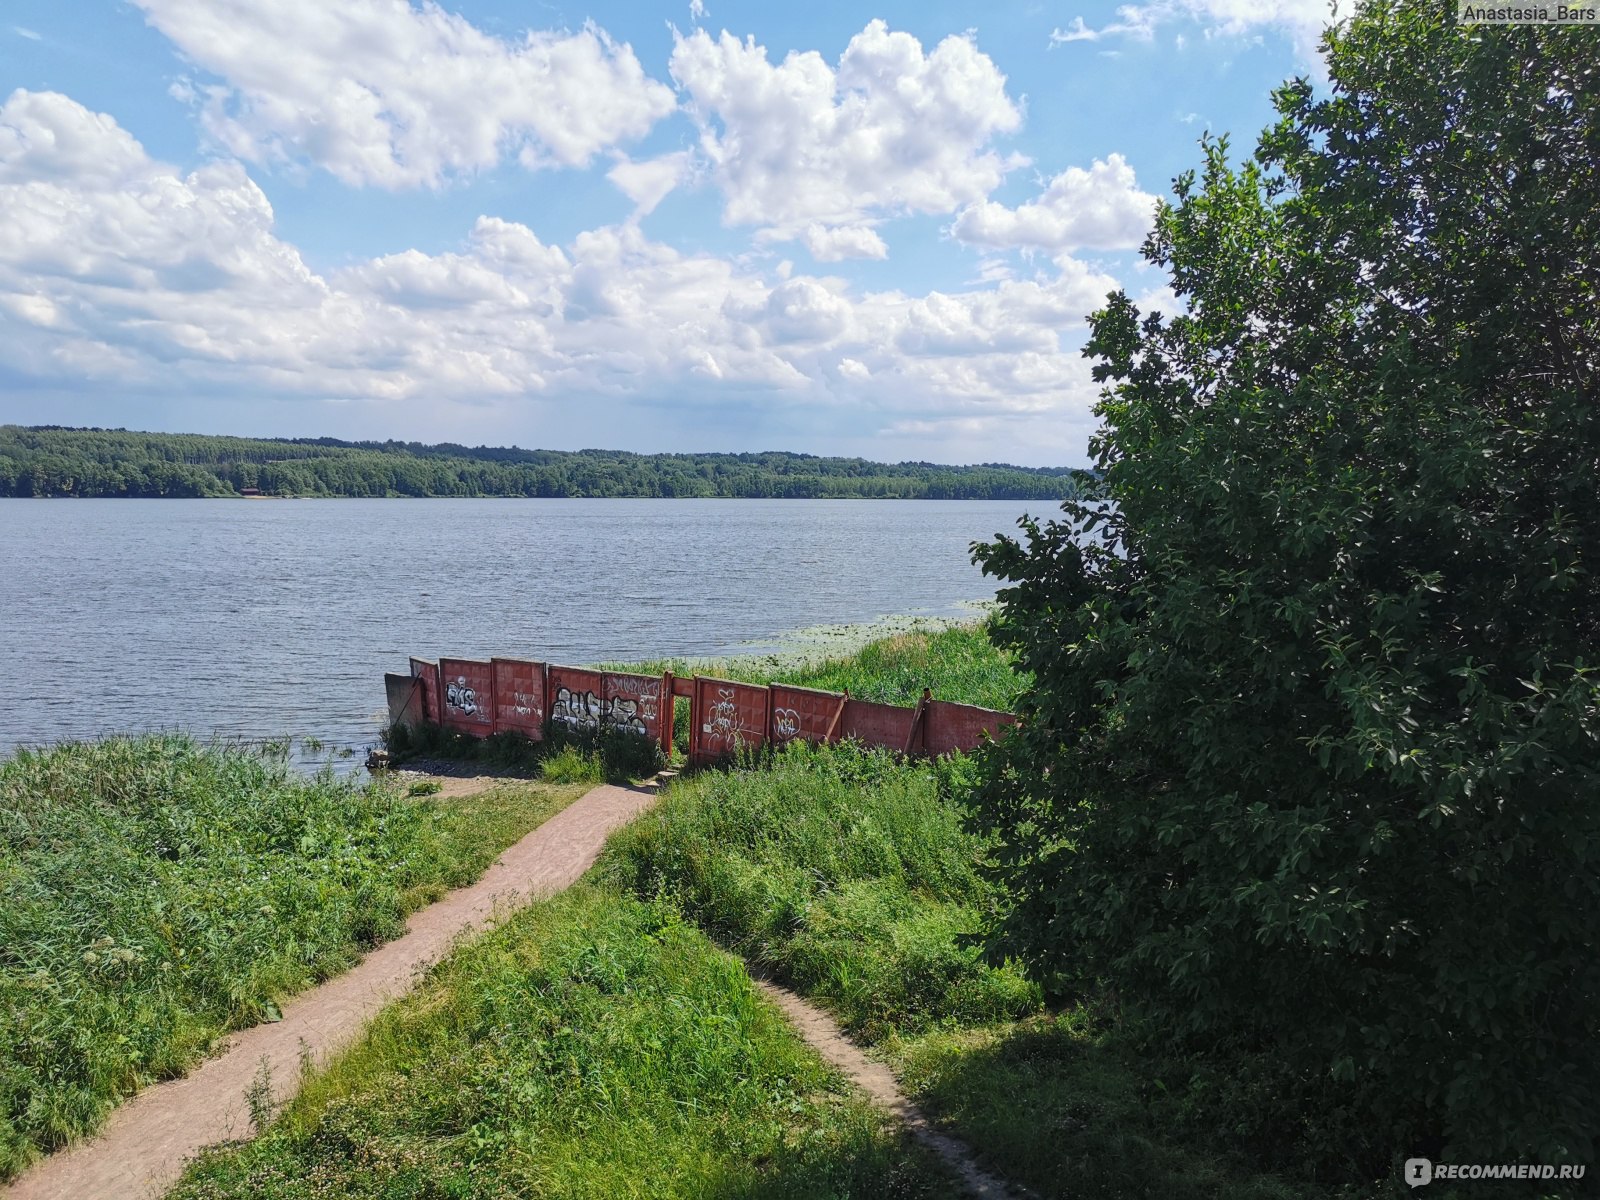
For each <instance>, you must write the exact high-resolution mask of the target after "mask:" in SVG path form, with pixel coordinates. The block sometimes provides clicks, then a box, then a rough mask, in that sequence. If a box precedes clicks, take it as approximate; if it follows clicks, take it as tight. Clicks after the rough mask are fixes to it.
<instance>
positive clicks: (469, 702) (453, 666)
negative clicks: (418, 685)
mask: <svg viewBox="0 0 1600 1200" xmlns="http://www.w3.org/2000/svg"><path fill="white" fill-rule="evenodd" d="M439 675H440V677H441V679H440V682H441V683H442V684H443V686H444V708H443V711H444V720H443V721H441V722H440V724H442V725H444V726H445V727H446V728H448V729H457V730H460V731H461V732H462V733H470V734H471V735H472V736H473V737H488V736H489V735H490V734H491V733H493V732H494V668H493V667H492V666H490V664H488V663H486V662H478V661H476V660H474V659H470V658H441V659H440V660H439Z"/></svg>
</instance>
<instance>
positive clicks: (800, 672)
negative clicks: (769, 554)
mask: <svg viewBox="0 0 1600 1200" xmlns="http://www.w3.org/2000/svg"><path fill="white" fill-rule="evenodd" d="M988 630H989V625H988V622H977V623H973V624H967V625H951V626H945V627H940V628H937V629H930V630H910V631H908V632H904V633H897V634H894V635H892V636H890V637H885V638H879V639H877V640H875V641H871V642H868V643H867V644H866V645H864V646H862V647H861V648H860V649H858V650H856V651H854V652H853V653H850V654H843V655H824V656H812V657H807V656H800V657H796V656H793V655H759V656H751V657H743V658H727V659H685V658H661V659H651V660H649V661H648V662H644V663H636V664H633V665H631V666H624V665H623V664H606V665H607V667H615V668H616V669H618V670H629V671H645V672H652V673H653V672H658V671H672V672H673V673H675V674H677V675H682V676H688V675H693V674H697V673H698V674H701V675H717V676H720V677H722V678H724V679H735V680H739V681H740V682H744V683H790V684H795V685H796V686H799V687H813V688H821V689H823V690H825V691H834V692H838V691H844V690H845V689H847V688H848V689H849V691H850V694H851V695H852V696H855V697H857V698H858V699H861V700H874V701H877V702H879V703H881V704H902V705H912V704H915V703H916V702H917V701H918V700H919V699H921V697H922V690H923V688H929V689H931V690H932V691H933V695H934V698H935V699H938V700H951V701H954V702H956V703H959V704H976V705H978V706H979V707H981V708H996V709H1001V710H1003V711H1009V710H1010V709H1011V707H1012V706H1013V705H1014V704H1015V703H1016V700H1017V697H1018V696H1020V695H1021V694H1022V691H1023V688H1024V687H1025V686H1026V683H1027V677H1026V676H1024V675H1019V674H1018V673H1017V672H1016V671H1014V670H1013V669H1012V665H1011V659H1010V657H1009V656H1008V655H1007V654H1005V653H1004V652H1003V651H1001V650H1000V649H999V648H998V647H996V646H995V644H994V643H993V642H991V641H990V640H989V633H988Z"/></svg>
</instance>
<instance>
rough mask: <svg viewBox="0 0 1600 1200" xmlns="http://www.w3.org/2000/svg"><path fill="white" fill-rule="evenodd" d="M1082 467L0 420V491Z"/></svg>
mask: <svg viewBox="0 0 1600 1200" xmlns="http://www.w3.org/2000/svg"><path fill="white" fill-rule="evenodd" d="M1090 478H1092V476H1090V475H1089V474H1088V473H1086V472H1083V471H1079V470H1076V469H1073V468H1069V467H1017V466H1011V465H1009V464H1006V463H983V464H979V465H976V466H943V465H940V464H937V463H928V462H902V463H878V462H871V461H868V460H866V459H861V458H822V457H818V456H816V455H811V454H794V453H789V452H785V451H762V452H759V453H743V454H634V453H631V452H628V451H622V450H576V451H564V450H524V449H521V448H519V447H516V446H476V447H468V446H462V445H457V444H455V443H452V442H445V443H440V444H437V445H428V444H424V443H420V442H397V441H382V442H378V441H362V442H348V441H341V440H339V439H337V438H242V437H226V436H217V435H203V434H176V433H141V432H138V431H130V430H126V429H98V428H82V429H80V428H71V427H65V426H52V425H35V426H21V425H3V426H0V497H113V498H115V497H126V498H140V499H148V498H193V497H227V496H240V495H251V494H256V493H260V494H263V495H270V496H364V497H386V496H397V497H398V496H415V497H436V496H460V497H471V496H538V497H619V498H620V497H674V498H695V497H719V498H720V497H726V498H752V499H753V498H773V499H895V500H1057V499H1067V498H1070V497H1073V496H1076V495H1078V494H1079V492H1080V490H1081V488H1082V486H1083V483H1084V482H1085V481H1086V480H1087V479H1090Z"/></svg>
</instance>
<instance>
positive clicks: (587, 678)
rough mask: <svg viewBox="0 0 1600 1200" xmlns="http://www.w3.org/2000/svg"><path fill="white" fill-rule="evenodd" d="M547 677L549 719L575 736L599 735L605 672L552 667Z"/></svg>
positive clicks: (547, 710)
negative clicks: (579, 734)
mask: <svg viewBox="0 0 1600 1200" xmlns="http://www.w3.org/2000/svg"><path fill="white" fill-rule="evenodd" d="M546 678H547V679H548V680H549V682H548V684H547V685H546V686H547V688H548V690H547V691H546V693H545V695H546V705H547V707H546V709H545V711H546V713H548V715H549V719H550V720H552V721H554V722H555V723H556V724H558V725H563V726H565V727H566V728H567V729H569V730H571V731H572V732H573V733H589V734H593V733H599V732H600V714H601V711H602V705H601V701H600V697H601V696H602V695H603V694H604V693H605V682H604V677H603V676H602V675H601V673H600V672H599V671H589V670H586V669H584V668H582V667H551V668H550V670H549V673H548V675H547V676H546Z"/></svg>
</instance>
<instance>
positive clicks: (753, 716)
mask: <svg viewBox="0 0 1600 1200" xmlns="http://www.w3.org/2000/svg"><path fill="white" fill-rule="evenodd" d="M694 686H695V694H694V712H695V717H694V720H695V729H694V737H693V739H692V744H691V746H690V749H689V755H690V757H691V758H693V759H694V760H695V761H697V762H705V761H710V760H712V759H717V758H724V757H726V756H727V755H729V754H733V753H735V752H736V751H738V750H739V749H740V748H741V747H753V746H759V745H761V744H762V743H763V742H765V741H766V740H767V721H768V715H769V713H768V710H769V704H768V700H769V697H768V692H767V689H766V688H764V687H756V686H755V685H754V684H748V683H730V682H728V681H727V680H722V679H706V678H704V677H698V678H696V679H695V681H694Z"/></svg>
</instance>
